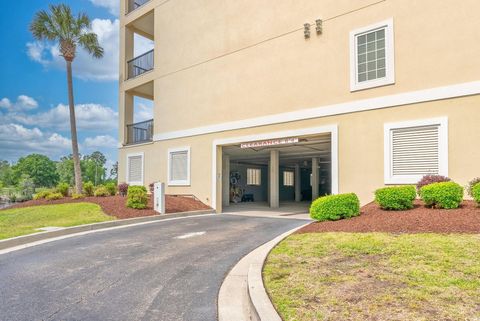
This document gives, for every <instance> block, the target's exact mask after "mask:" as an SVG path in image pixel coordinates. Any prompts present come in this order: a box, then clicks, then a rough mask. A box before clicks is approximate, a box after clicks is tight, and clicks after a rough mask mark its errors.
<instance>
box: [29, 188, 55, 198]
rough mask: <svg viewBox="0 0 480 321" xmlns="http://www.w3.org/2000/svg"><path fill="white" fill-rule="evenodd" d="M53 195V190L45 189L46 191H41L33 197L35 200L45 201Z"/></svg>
mask: <svg viewBox="0 0 480 321" xmlns="http://www.w3.org/2000/svg"><path fill="white" fill-rule="evenodd" d="M52 193H53V191H52V190H49V189H45V190H43V191H40V192H38V193H37V194H35V195H33V199H34V200H40V199H44V198H47V196H48V195H50V194H52Z"/></svg>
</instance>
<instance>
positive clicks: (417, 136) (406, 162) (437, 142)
mask: <svg viewBox="0 0 480 321" xmlns="http://www.w3.org/2000/svg"><path fill="white" fill-rule="evenodd" d="M384 144H385V145H384V149H385V151H384V152H385V160H384V161H385V165H384V166H385V184H415V183H417V182H418V181H419V180H420V179H421V178H422V177H423V176H424V175H444V176H448V118H447V117H441V118H435V119H425V120H416V121H408V122H401V123H389V124H385V126H384Z"/></svg>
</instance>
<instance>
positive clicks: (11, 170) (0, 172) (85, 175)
mask: <svg viewBox="0 0 480 321" xmlns="http://www.w3.org/2000/svg"><path fill="white" fill-rule="evenodd" d="M106 163H107V159H106V157H105V155H103V154H102V153H101V152H99V151H96V152H93V153H92V154H90V155H84V156H82V157H81V160H80V166H81V169H82V180H83V181H85V182H92V183H93V184H94V185H100V184H104V183H106V182H110V181H114V182H115V183H116V181H117V168H118V165H116V164H115V165H114V166H113V168H112V169H111V171H110V173H107V168H106ZM59 183H67V184H68V185H69V186H74V184H75V171H74V161H73V157H72V155H68V156H64V157H62V158H61V159H60V161H53V160H51V159H50V158H48V157H47V156H45V155H40V154H30V155H28V156H25V157H22V158H20V159H19V160H18V161H17V162H16V163H15V164H10V163H9V162H8V161H6V160H0V188H2V187H9V186H19V185H22V184H29V185H33V187H34V188H39V187H48V188H50V187H54V186H56V185H57V184H59Z"/></svg>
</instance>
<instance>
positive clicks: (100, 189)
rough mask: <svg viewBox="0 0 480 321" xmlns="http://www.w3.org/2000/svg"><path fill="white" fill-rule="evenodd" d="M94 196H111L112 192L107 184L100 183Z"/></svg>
mask: <svg viewBox="0 0 480 321" xmlns="http://www.w3.org/2000/svg"><path fill="white" fill-rule="evenodd" d="M93 196H95V197H106V196H110V192H109V191H108V189H107V188H106V187H105V186H103V185H99V186H97V188H96V189H95V192H94V193H93Z"/></svg>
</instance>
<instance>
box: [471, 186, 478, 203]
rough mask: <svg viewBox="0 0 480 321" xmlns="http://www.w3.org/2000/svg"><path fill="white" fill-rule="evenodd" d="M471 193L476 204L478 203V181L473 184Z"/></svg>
mask: <svg viewBox="0 0 480 321" xmlns="http://www.w3.org/2000/svg"><path fill="white" fill-rule="evenodd" d="M471 195H472V197H473V199H474V200H475V202H477V204H480V182H479V183H477V184H475V185H473V187H472V194H471Z"/></svg>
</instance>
